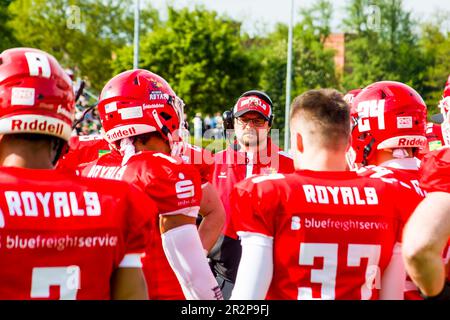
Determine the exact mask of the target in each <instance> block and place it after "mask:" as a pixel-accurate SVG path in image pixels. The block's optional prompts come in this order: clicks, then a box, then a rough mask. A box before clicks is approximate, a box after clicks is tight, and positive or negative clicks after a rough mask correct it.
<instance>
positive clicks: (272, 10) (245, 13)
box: [141, 0, 450, 34]
mask: <svg viewBox="0 0 450 320" xmlns="http://www.w3.org/2000/svg"><path fill="white" fill-rule="evenodd" d="M143 1H146V0H141V2H143ZM147 1H148V0H147ZM149 2H150V3H151V4H152V5H153V6H154V7H156V8H158V9H161V12H162V16H163V17H164V15H165V12H164V11H165V10H164V8H165V6H166V4H168V3H171V4H174V5H175V6H176V7H178V8H180V7H186V6H187V7H194V6H195V4H203V5H205V6H206V7H207V8H209V9H213V10H216V11H217V12H219V13H225V14H227V15H229V16H230V17H232V18H234V19H237V20H240V21H243V29H244V31H246V32H249V33H250V34H255V33H258V32H260V31H270V30H271V29H272V28H273V26H274V25H275V24H276V23H277V22H285V23H288V22H289V17H290V16H289V10H290V4H291V0H149ZM314 2H315V0H295V2H294V3H295V4H294V6H295V10H296V11H297V10H298V9H299V8H301V7H306V6H309V5H311V4H312V3H314ZM347 2H348V1H347V0H334V1H332V3H333V5H334V7H335V10H336V11H337V12H336V15H335V19H334V21H333V29H334V30H335V31H338V30H339V24H340V21H341V20H342V19H343V18H344V17H345V10H343V8H344V6H345V4H346V3H347ZM403 3H404V6H405V8H407V9H408V10H411V11H412V12H413V16H414V17H415V18H418V19H421V20H424V19H425V20H430V19H433V17H434V16H435V15H436V13H437V12H444V11H447V17H448V18H447V22H446V24H445V25H444V26H443V29H444V30H450V1H449V0H426V1H424V0H404V1H403ZM294 19H295V18H294ZM294 21H295V20H294Z"/></svg>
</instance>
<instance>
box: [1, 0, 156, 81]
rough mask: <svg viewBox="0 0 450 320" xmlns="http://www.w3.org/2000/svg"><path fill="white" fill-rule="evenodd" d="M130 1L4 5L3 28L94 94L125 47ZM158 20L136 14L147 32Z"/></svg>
mask: <svg viewBox="0 0 450 320" xmlns="http://www.w3.org/2000/svg"><path fill="white" fill-rule="evenodd" d="M132 10H133V6H132V0H105V1H101V0H78V1H71V0H51V1H47V0H16V1H14V2H13V3H11V5H10V6H9V11H8V12H9V14H10V15H11V20H10V21H9V22H8V27H10V28H11V29H12V31H13V34H14V36H15V37H16V38H17V39H18V40H19V41H20V42H21V43H22V44H23V45H24V46H29V47H35V48H39V49H42V50H44V51H47V52H49V53H51V54H53V55H54V56H55V57H56V58H57V59H58V60H59V61H60V62H61V63H62V64H63V65H65V66H66V67H70V68H73V69H75V70H76V71H78V72H79V74H81V75H82V76H83V77H85V78H86V79H88V81H89V84H90V86H91V87H93V88H94V89H97V90H99V89H100V88H102V87H103V85H104V84H105V81H107V80H108V79H109V78H110V77H111V76H112V72H113V70H112V67H111V62H112V59H113V53H114V51H116V50H118V49H119V48H121V47H123V46H124V45H126V44H127V43H131V40H132V37H133V12H132ZM157 19H158V15H157V13H156V11H154V10H153V9H152V8H151V7H149V8H144V10H143V11H142V25H143V26H145V28H146V29H149V28H150V29H151V28H152V26H153V24H154V23H155V22H157Z"/></svg>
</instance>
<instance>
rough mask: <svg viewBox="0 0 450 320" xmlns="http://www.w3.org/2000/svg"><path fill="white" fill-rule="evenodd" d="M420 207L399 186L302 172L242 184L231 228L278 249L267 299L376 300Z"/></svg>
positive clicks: (346, 175) (235, 195) (342, 175)
mask: <svg viewBox="0 0 450 320" xmlns="http://www.w3.org/2000/svg"><path fill="white" fill-rule="evenodd" d="M398 199H408V200H407V201H398ZM420 199H421V198H420V197H419V196H418V195H417V194H416V193H415V192H414V191H412V190H410V189H408V188H404V187H402V186H401V185H400V184H398V183H397V182H390V183H387V182H384V181H383V180H382V179H370V178H364V177H359V176H358V175H357V173H355V172H314V171H308V170H301V171H297V172H295V173H293V174H287V175H282V174H275V175H270V176H258V177H254V178H251V179H247V180H245V181H243V182H241V183H239V184H238V185H237V186H236V188H235V189H234V191H233V194H232V203H233V215H232V224H233V225H234V229H235V230H237V233H238V235H239V236H240V237H241V239H243V238H245V237H246V235H252V234H257V235H259V236H261V240H264V239H265V240H267V241H270V242H272V243H273V277H272V281H271V284H270V287H269V290H268V293H267V297H266V298H267V299H290V300H292V299H300V300H305V299H354V300H360V299H362V300H366V299H378V298H379V289H380V284H381V281H383V277H384V276H385V271H386V268H387V266H388V265H389V264H390V261H391V258H392V257H393V256H394V255H396V256H397V257H398V256H399V252H398V251H399V248H398V242H400V240H401V235H402V228H403V225H404V223H405V222H406V220H407V219H408V217H409V215H410V214H411V213H412V211H413V210H414V208H415V206H416V205H417V204H418V203H419V201H420ZM241 241H243V245H244V240H241ZM244 249H245V248H244ZM244 249H243V250H244ZM397 259H398V258H397ZM241 263H242V261H241ZM267 263H271V261H267ZM400 265H401V264H400ZM241 267H242V266H240V267H239V268H241ZM394 274H395V272H394ZM238 278H239V275H238ZM238 280H239V279H238ZM236 286H238V283H236ZM235 289H236V287H235Z"/></svg>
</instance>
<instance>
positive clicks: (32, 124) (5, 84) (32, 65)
mask: <svg viewBox="0 0 450 320" xmlns="http://www.w3.org/2000/svg"><path fill="white" fill-rule="evenodd" d="M71 83H72V82H71V80H70V78H69V76H68V75H67V74H66V72H65V71H64V69H63V68H62V67H61V66H60V65H59V63H58V61H56V59H55V58H54V57H53V56H51V55H50V54H48V53H46V52H44V51H41V50H37V49H31V48H14V49H8V50H5V51H3V52H2V53H1V54H0V134H14V133H39V134H46V135H51V136H55V137H58V138H61V139H64V140H65V141H69V139H70V135H71V133H72V121H73V118H74V114H75V100H74V98H75V97H74V93H73V89H72V85H71Z"/></svg>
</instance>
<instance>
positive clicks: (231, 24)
mask: <svg viewBox="0 0 450 320" xmlns="http://www.w3.org/2000/svg"><path fill="white" fill-rule="evenodd" d="M131 50H132V48H131V47H126V48H123V49H122V50H121V51H120V52H119V53H118V58H117V59H116V60H115V62H114V66H115V72H116V73H117V72H120V71H124V70H127V69H130V68H131V67H132V55H130V53H131ZM140 50H141V53H140V62H139V67H140V68H144V69H147V70H150V71H152V72H155V73H157V74H159V75H161V76H162V77H163V78H165V79H166V80H167V81H168V82H169V83H170V85H171V86H172V88H173V89H174V90H175V92H176V93H177V95H179V96H180V97H181V98H182V99H183V100H184V102H185V103H186V105H187V108H186V111H187V112H188V114H189V115H192V114H193V113H194V112H199V111H201V112H203V113H210V114H211V113H214V112H218V111H220V112H222V111H224V110H226V109H230V108H231V107H232V105H233V104H234V102H235V99H236V98H237V97H238V96H239V95H240V94H241V93H242V92H244V91H246V90H249V89H251V88H253V87H254V85H256V83H257V79H258V76H257V71H258V70H257V68H256V64H255V63H254V62H253V60H251V59H250V54H249V53H248V52H246V50H245V48H244V46H243V44H242V41H241V24H240V23H239V22H236V21H234V20H232V19H230V18H228V17H226V16H219V15H218V14H217V13H216V12H214V11H208V10H206V9H205V8H203V7H196V8H195V9H194V10H188V9H181V10H176V9H174V8H172V7H169V8H168V20H167V21H166V22H165V23H161V24H160V25H159V26H158V27H155V28H154V29H153V30H152V31H151V32H149V33H148V34H146V35H144V36H143V37H142V41H141V49H140Z"/></svg>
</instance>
